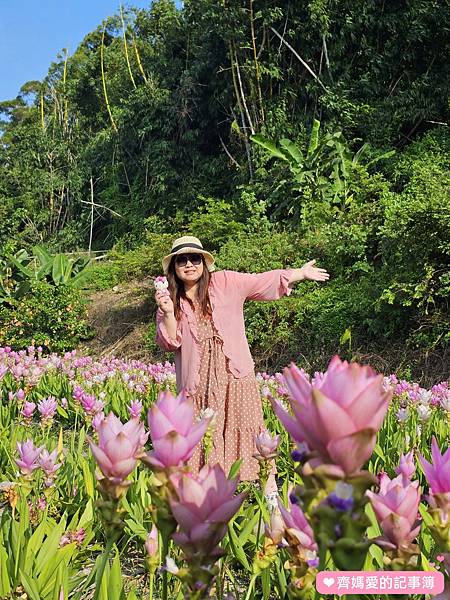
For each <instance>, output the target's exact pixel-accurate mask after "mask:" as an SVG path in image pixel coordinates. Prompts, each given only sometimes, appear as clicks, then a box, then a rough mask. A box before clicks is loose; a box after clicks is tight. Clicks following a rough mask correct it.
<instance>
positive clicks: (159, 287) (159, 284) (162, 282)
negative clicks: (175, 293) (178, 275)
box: [153, 275, 169, 295]
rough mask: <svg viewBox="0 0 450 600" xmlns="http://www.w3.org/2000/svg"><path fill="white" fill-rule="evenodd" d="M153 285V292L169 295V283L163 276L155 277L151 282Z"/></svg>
mask: <svg viewBox="0 0 450 600" xmlns="http://www.w3.org/2000/svg"><path fill="white" fill-rule="evenodd" d="M153 285H154V286H155V290H156V291H157V292H164V294H167V295H168V294H169V290H168V287H169V282H168V281H167V277H164V275H158V277H155V279H154V280H153Z"/></svg>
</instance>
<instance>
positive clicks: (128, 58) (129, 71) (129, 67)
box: [120, 5, 136, 89]
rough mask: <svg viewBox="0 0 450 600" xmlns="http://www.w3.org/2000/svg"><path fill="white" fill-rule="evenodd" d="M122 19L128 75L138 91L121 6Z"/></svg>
mask: <svg viewBox="0 0 450 600" xmlns="http://www.w3.org/2000/svg"><path fill="white" fill-rule="evenodd" d="M120 19H121V21H122V32H123V47H124V50H125V58H126V60H127V67H128V73H129V74H130V79H131V83H132V84H133V87H134V89H136V82H135V80H134V77H133V71H132V70H131V64H130V57H129V56H128V44H127V34H126V32H125V21H124V20H123V9H122V5H120Z"/></svg>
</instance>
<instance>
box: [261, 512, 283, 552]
mask: <svg viewBox="0 0 450 600" xmlns="http://www.w3.org/2000/svg"><path fill="white" fill-rule="evenodd" d="M265 535H266V538H269V539H270V540H272V542H273V543H274V544H275V545H278V544H280V543H281V542H282V540H283V538H284V520H283V518H282V516H281V512H280V509H279V508H278V507H277V509H275V510H273V511H272V514H271V515H270V524H269V525H267V524H266V526H265Z"/></svg>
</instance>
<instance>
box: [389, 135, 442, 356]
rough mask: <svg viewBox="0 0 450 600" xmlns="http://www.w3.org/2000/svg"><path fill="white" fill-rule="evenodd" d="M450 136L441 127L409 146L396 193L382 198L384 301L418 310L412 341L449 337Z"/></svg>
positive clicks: (395, 176) (399, 164)
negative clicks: (449, 137)
mask: <svg viewBox="0 0 450 600" xmlns="http://www.w3.org/2000/svg"><path fill="white" fill-rule="evenodd" d="M449 169H450V140H449V139H448V136H447V135H444V134H443V133H441V132H440V131H434V132H431V133H429V134H428V135H426V136H424V138H422V140H419V141H418V142H416V143H414V144H412V145H411V147H410V148H408V150H407V151H406V152H405V153H404V154H403V156H402V157H401V158H400V160H399V161H398V162H397V164H396V165H395V168H394V170H393V174H392V178H393V182H394V187H395V189H396V192H389V193H386V194H385V195H384V197H383V203H384V222H383V224H382V226H381V227H380V230H379V236H380V250H381V252H380V253H381V257H382V260H383V267H384V271H385V273H386V274H385V279H386V280H388V281H389V284H388V285H387V286H386V287H385V289H384V291H383V294H382V295H381V297H380V301H379V302H380V304H382V303H386V304H388V305H391V306H401V307H404V308H405V309H406V310H408V311H412V312H413V313H414V321H415V324H414V331H413V332H412V333H411V336H410V339H411V341H412V342H414V343H417V344H421V345H430V346H436V345H438V344H445V343H448V341H449V338H450V336H449V334H448V330H449V319H450V315H449V310H448V309H449V305H448V298H449V294H450V271H449V268H448V265H449V264H450V242H449V235H448V232H449V231H450V201H449V198H450V177H449V172H450V171H449Z"/></svg>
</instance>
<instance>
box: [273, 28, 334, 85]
mask: <svg viewBox="0 0 450 600" xmlns="http://www.w3.org/2000/svg"><path fill="white" fill-rule="evenodd" d="M270 29H271V30H272V31H273V32H274V34H275V35H276V36H278V37H279V38H280V40H281V42H282V43H283V44H284V45H285V46H286V47H287V48H289V50H290V51H291V52H292V54H293V55H294V56H295V57H296V58H298V60H299V61H300V62H301V63H302V65H303V66H304V67H305V69H306V70H307V71H308V72H309V73H311V75H312V76H313V77H314V79H315V80H316V81H317V83H318V84H320V85H321V86H322V88H323V89H324V90H325V91H327V88H326V87H325V86H324V85H323V83H322V82H321V81H320V79H319V78H318V77H317V75H316V74H315V73H314V71H313V70H312V69H311V67H310V66H309V65H308V63H306V62H305V61H304V60H303V58H302V57H301V56H300V54H299V53H298V52H296V51H295V50H294V48H293V47H292V46H291V45H290V44H288V42H287V41H286V40H285V39H284V37H282V36H281V35H280V34H279V33H278V31H277V30H276V29H274V28H273V27H271V28H270Z"/></svg>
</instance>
